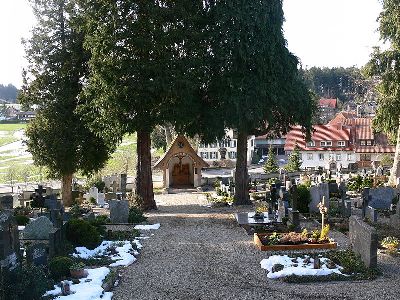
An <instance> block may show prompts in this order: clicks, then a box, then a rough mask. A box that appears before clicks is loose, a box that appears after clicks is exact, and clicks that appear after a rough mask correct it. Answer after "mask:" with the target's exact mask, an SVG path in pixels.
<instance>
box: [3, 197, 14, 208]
mask: <svg viewBox="0 0 400 300" xmlns="http://www.w3.org/2000/svg"><path fill="white" fill-rule="evenodd" d="M0 208H3V209H13V208H14V197H13V196H12V195H3V196H1V197H0Z"/></svg>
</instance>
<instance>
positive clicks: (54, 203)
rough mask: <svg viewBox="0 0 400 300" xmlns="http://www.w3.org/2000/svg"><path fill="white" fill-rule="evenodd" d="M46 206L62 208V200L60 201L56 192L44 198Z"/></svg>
mask: <svg viewBox="0 0 400 300" xmlns="http://www.w3.org/2000/svg"><path fill="white" fill-rule="evenodd" d="M44 206H45V207H46V208H48V209H60V208H61V202H60V201H58V199H57V196H56V195H55V194H52V195H49V196H46V198H45V199H44Z"/></svg>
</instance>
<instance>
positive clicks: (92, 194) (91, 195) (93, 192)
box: [89, 186, 99, 202]
mask: <svg viewBox="0 0 400 300" xmlns="http://www.w3.org/2000/svg"><path fill="white" fill-rule="evenodd" d="M98 196H99V189H98V188H97V187H95V186H93V187H91V188H90V189H89V199H90V198H94V199H95V200H96V202H97V197H98Z"/></svg>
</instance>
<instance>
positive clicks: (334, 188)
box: [328, 182, 339, 194]
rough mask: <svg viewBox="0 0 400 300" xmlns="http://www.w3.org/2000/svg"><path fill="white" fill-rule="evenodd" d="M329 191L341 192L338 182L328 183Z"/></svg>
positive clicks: (332, 192) (331, 192)
mask: <svg viewBox="0 0 400 300" xmlns="http://www.w3.org/2000/svg"><path fill="white" fill-rule="evenodd" d="M328 188H329V193H330V194H339V187H338V184H337V183H336V182H330V183H328Z"/></svg>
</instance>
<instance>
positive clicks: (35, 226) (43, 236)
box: [22, 216, 54, 240]
mask: <svg viewBox="0 0 400 300" xmlns="http://www.w3.org/2000/svg"><path fill="white" fill-rule="evenodd" d="M53 228H54V227H53V223H52V222H51V221H50V220H49V219H48V218H46V217H44V216H42V217H39V218H37V219H36V220H33V221H31V222H30V223H28V224H27V225H26V226H25V229H24V230H23V231H22V236H23V237H24V239H32V240H36V239H38V240H47V239H48V238H49V233H50V231H52V230H53Z"/></svg>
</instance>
